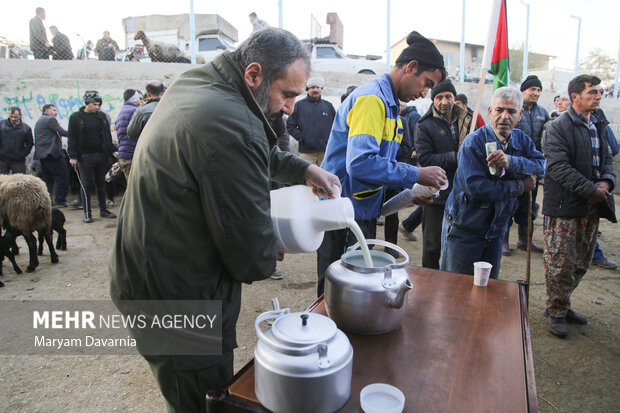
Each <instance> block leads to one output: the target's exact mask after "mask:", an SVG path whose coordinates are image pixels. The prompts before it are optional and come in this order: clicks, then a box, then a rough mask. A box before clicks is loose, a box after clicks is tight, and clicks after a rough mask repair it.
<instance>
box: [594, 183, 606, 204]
mask: <svg viewBox="0 0 620 413" xmlns="http://www.w3.org/2000/svg"><path fill="white" fill-rule="evenodd" d="M609 195H611V193H610V192H609V182H607V181H600V182H597V183H596V191H595V192H594V193H593V194H592V196H591V197H590V202H591V203H593V204H596V203H599V202H601V201H604V200H606V199H607V197H608V196H609Z"/></svg>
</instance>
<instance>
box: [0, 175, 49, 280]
mask: <svg viewBox="0 0 620 413" xmlns="http://www.w3.org/2000/svg"><path fill="white" fill-rule="evenodd" d="M51 223H52V202H51V200H50V196H49V194H48V193H47V188H46V186H45V184H44V183H43V181H42V180H41V179H39V178H37V177H35V176H32V175H25V174H13V175H0V224H1V225H2V227H3V228H5V229H6V230H7V233H8V234H10V236H11V237H13V239H14V238H15V237H17V236H18V235H20V234H21V235H23V236H24V238H25V239H26V243H27V244H28V251H29V253H30V263H29V264H28V268H27V269H26V272H32V271H34V270H35V268H37V267H38V266H39V258H38V256H37V240H36V238H35V236H34V232H35V231H42V232H43V233H44V234H45V241H46V242H47V246H48V248H49V250H50V256H51V259H52V262H53V263H57V262H58V254H56V251H55V250H54V245H53V244H52V239H51V236H50V233H49V227H50V225H51Z"/></svg>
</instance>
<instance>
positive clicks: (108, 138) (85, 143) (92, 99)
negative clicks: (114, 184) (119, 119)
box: [67, 90, 116, 224]
mask: <svg viewBox="0 0 620 413" xmlns="http://www.w3.org/2000/svg"><path fill="white" fill-rule="evenodd" d="M83 100H84V106H82V107H81V108H80V109H79V110H78V111H77V112H74V113H72V114H71V116H70V117H69V140H68V143H67V152H69V162H70V163H71V166H73V168H75V169H77V170H78V172H79V175H78V176H79V178H80V180H81V184H82V193H81V196H82V203H83V206H84V216H83V217H82V222H84V223H86V224H89V223H91V222H93V217H92V211H91V205H90V194H91V192H92V191H93V189H96V190H97V199H98V201H99V216H100V217H101V218H116V215H114V214H113V213H111V212H110V211H108V210H107V209H106V198H105V174H106V172H107V171H108V168H109V166H110V161H109V160H110V159H111V158H112V157H113V156H114V155H113V153H114V151H115V148H114V146H113V144H112V135H111V133H110V121H109V120H108V118H107V116H106V115H105V114H104V113H103V112H101V111H100V110H99V108H100V107H101V103H102V102H103V99H102V98H101V95H100V94H99V92H97V91H94V90H89V91H86V93H84V98H83Z"/></svg>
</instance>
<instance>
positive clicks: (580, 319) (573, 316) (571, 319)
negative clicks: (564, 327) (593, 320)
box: [543, 310, 588, 326]
mask: <svg viewBox="0 0 620 413" xmlns="http://www.w3.org/2000/svg"><path fill="white" fill-rule="evenodd" d="M543 315H544V316H545V317H549V310H545V312H544V313H543ZM566 322H567V323H570V324H581V325H582V326H585V325H586V324H588V319H587V318H586V317H585V316H583V315H581V314H579V313H576V312H574V311H573V310H568V312H567V313H566Z"/></svg>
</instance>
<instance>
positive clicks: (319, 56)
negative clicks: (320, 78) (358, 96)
mask: <svg viewBox="0 0 620 413" xmlns="http://www.w3.org/2000/svg"><path fill="white" fill-rule="evenodd" d="M305 44H306V47H308V51H309V52H310V57H311V59H312V70H313V71H318V72H346V73H362V74H369V75H380V74H383V73H385V72H386V71H387V67H386V64H385V63H382V62H379V61H377V59H379V58H380V56H372V58H370V59H369V58H361V59H355V58H352V57H350V56H347V55H346V54H344V52H343V51H342V50H341V49H340V47H338V45H337V44H334V43H323V42H306V43H305Z"/></svg>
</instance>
